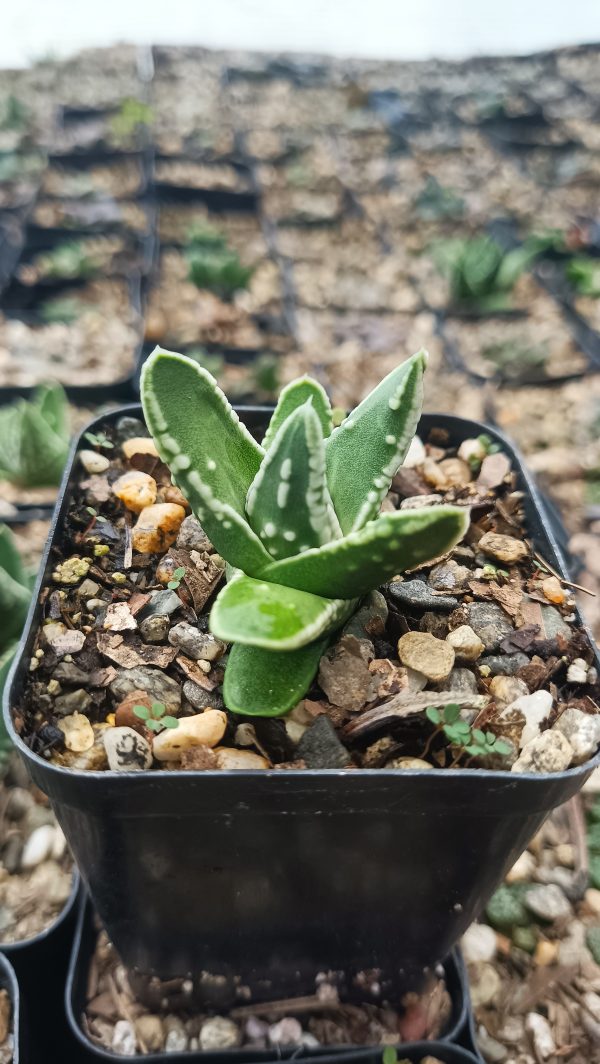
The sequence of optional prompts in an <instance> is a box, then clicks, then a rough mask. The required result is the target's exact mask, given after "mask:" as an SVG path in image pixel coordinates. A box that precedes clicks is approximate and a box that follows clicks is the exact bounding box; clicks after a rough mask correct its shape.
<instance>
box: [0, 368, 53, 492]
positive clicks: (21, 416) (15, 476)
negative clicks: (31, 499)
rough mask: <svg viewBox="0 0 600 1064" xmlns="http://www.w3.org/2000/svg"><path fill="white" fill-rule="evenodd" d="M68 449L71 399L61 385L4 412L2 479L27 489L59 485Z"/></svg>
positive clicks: (0, 427)
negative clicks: (68, 418) (68, 419)
mask: <svg viewBox="0 0 600 1064" xmlns="http://www.w3.org/2000/svg"><path fill="white" fill-rule="evenodd" d="M68 450H69V429H68V424H67V398H66V395H65V393H64V391H63V389H62V388H61V386H60V385H59V384H52V385H50V384H49V385H44V386H43V387H41V388H38V389H37V391H36V393H35V395H34V398H33V399H32V400H31V402H29V401H27V400H25V399H19V400H17V402H15V403H12V404H11V405H10V406H6V407H3V408H2V409H1V410H0V479H4V480H10V481H11V482H12V483H14V484H20V485H22V486H23V487H27V488H39V487H49V486H52V485H54V484H59V483H60V478H61V476H62V471H63V468H64V465H65V462H66V459H67V452H68Z"/></svg>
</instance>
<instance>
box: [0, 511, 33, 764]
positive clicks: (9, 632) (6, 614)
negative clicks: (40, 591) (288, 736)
mask: <svg viewBox="0 0 600 1064" xmlns="http://www.w3.org/2000/svg"><path fill="white" fill-rule="evenodd" d="M33 580H34V576H33V575H32V574H30V573H28V572H26V570H25V568H24V566H23V563H22V561H21V556H20V554H19V552H18V550H17V547H16V544H15V541H14V538H13V536H12V533H11V531H10V529H9V528H7V526H6V525H0V617H1V618H2V623H1V624H0V703H1V701H2V691H3V690H4V684H5V682H6V677H7V676H8V671H9V669H10V665H11V662H12V659H13V657H14V653H15V650H16V647H17V642H18V639H19V636H20V635H21V631H22V628H23V625H24V624H25V618H26V616H27V610H28V608H29V601H30V599H31V589H32V586H33ZM11 748H12V747H11V742H10V739H9V737H8V733H7V731H6V728H5V725H4V718H3V717H2V714H0V770H1V769H2V767H3V766H4V764H5V762H6V759H7V756H8V753H9V752H10V750H11Z"/></svg>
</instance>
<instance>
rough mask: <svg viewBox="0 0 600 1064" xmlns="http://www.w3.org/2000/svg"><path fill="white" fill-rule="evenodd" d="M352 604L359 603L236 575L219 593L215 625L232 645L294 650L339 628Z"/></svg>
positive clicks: (213, 617) (215, 631)
mask: <svg viewBox="0 0 600 1064" xmlns="http://www.w3.org/2000/svg"><path fill="white" fill-rule="evenodd" d="M353 608H354V602H345V601H336V600H332V599H325V598H322V597H321V596H319V595H311V594H307V593H306V591H298V590H296V589H294V588H290V587H282V586H281V585H280V584H271V583H267V582H266V581H264V580H253V579H251V578H250V577H247V576H236V577H234V579H233V580H231V581H230V582H229V583H228V584H227V585H226V586H225V587H224V588H223V589H222V591H221V592H220V594H219V595H218V597H217V600H216V602H215V604H214V606H213V608H212V611H211V614H210V629H211V631H212V632H213V634H214V635H216V636H217V637H218V638H219V639H225V640H226V641H227V642H230V643H244V644H247V645H251V646H256V647H262V648H264V649H267V650H273V651H286V650H295V649H296V648H298V647H302V646H306V644H307V643H312V642H313V641H314V640H315V639H318V638H319V637H320V636H322V635H324V634H325V633H327V632H330V631H333V630H334V629H335V628H337V627H339V625H340V624H342V623H343V622H344V620H345V619H346V617H348V616H349V615H350V613H351V612H352V610H353Z"/></svg>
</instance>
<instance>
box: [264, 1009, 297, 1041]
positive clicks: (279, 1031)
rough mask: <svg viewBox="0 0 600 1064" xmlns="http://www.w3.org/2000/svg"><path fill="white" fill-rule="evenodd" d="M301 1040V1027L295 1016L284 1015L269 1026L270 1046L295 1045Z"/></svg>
mask: <svg viewBox="0 0 600 1064" xmlns="http://www.w3.org/2000/svg"><path fill="white" fill-rule="evenodd" d="M301 1041H302V1027H301V1026H300V1023H299V1022H298V1020H297V1019H296V1017H295V1016H284V1017H283V1019H282V1020H279V1023H274V1024H272V1025H271V1026H270V1027H269V1042H270V1043H271V1045H272V1046H295V1045H299V1044H300V1043H301Z"/></svg>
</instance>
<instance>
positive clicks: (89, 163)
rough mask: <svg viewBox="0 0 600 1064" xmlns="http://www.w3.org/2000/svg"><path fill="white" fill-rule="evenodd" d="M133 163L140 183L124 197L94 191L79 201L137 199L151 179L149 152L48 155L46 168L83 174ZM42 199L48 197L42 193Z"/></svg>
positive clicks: (147, 186) (145, 190)
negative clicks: (136, 168) (93, 169)
mask: <svg viewBox="0 0 600 1064" xmlns="http://www.w3.org/2000/svg"><path fill="white" fill-rule="evenodd" d="M128 161H133V162H135V163H136V164H137V167H138V171H139V179H140V183H139V186H138V188H137V189H135V190H133V191H128V192H127V193H125V194H124V195H119V193H118V191H117V192H115V193H110V192H106V191H100V190H99V191H96V192H92V193H87V194H85V195H83V196H81V197H80V198H81V199H101V198H103V197H105V196H107V195H114V198H115V199H137V198H139V197H140V196H143V195H144V194H145V193H146V192H147V191H148V189H149V187H150V183H151V179H152V166H153V153H152V151H151V150H143V151H110V152H103V151H96V150H94V149H92V150H91V151H85V152H77V151H74V152H64V153H61V154H52V153H51V154H50V155H49V156H48V166H49V167H50V166H52V167H56V168H57V169H61V170H65V171H69V170H79V171H81V172H85V171H86V170H90V169H91V168H92V167H94V166H110V165H111V164H112V163H115V164H118V163H122V162H128ZM43 195H44V197H45V196H46V195H48V194H47V193H45V192H44V193H43ZM68 198H69V199H75V198H77V197H74V196H69V197H68Z"/></svg>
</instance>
